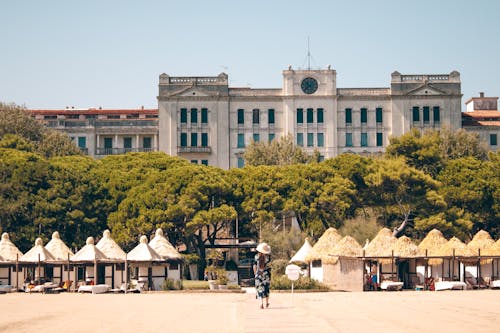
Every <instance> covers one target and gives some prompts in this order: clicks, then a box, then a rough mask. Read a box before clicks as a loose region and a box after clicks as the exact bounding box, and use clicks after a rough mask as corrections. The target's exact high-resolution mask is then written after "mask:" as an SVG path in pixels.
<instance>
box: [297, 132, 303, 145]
mask: <svg viewBox="0 0 500 333" xmlns="http://www.w3.org/2000/svg"><path fill="white" fill-rule="evenodd" d="M297 146H299V147H304V133H297Z"/></svg>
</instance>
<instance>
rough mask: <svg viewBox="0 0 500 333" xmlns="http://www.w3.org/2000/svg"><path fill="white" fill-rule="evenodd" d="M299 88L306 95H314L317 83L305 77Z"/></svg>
mask: <svg viewBox="0 0 500 333" xmlns="http://www.w3.org/2000/svg"><path fill="white" fill-rule="evenodd" d="M300 87H301V88H302V91H303V92H305V93H306V94H309V95H310V94H314V93H315V92H316V90H318V81H316V80H315V79H313V78H312V77H306V78H305V79H304V80H302V83H301V84H300Z"/></svg>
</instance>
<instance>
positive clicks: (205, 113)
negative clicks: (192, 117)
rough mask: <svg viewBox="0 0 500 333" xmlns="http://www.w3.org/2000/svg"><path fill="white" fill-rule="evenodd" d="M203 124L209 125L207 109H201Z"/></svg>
mask: <svg viewBox="0 0 500 333" xmlns="http://www.w3.org/2000/svg"><path fill="white" fill-rule="evenodd" d="M201 123H202V124H207V123H208V109H206V108H203V109H201Z"/></svg>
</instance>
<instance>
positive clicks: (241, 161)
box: [237, 157, 245, 168]
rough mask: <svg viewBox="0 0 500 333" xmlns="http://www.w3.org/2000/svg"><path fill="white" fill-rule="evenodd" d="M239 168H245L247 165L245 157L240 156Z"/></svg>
mask: <svg viewBox="0 0 500 333" xmlns="http://www.w3.org/2000/svg"><path fill="white" fill-rule="evenodd" d="M237 166H238V168H243V167H244V166H245V160H244V159H243V157H238V162H237Z"/></svg>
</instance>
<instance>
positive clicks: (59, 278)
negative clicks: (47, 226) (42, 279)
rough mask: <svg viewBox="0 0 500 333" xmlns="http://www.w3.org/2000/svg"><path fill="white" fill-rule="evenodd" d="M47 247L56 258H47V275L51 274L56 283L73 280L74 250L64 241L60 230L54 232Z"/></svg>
mask: <svg viewBox="0 0 500 333" xmlns="http://www.w3.org/2000/svg"><path fill="white" fill-rule="evenodd" d="M45 249H46V250H47V251H49V252H50V254H52V256H53V257H54V260H47V263H48V264H50V265H47V267H46V269H47V276H51V277H52V278H51V280H52V282H54V283H57V284H61V283H62V282H63V281H68V280H69V281H73V280H74V279H75V278H74V272H73V270H72V268H71V264H70V259H71V258H72V257H73V252H72V251H71V250H70V249H69V247H68V246H67V245H66V244H65V243H64V242H63V241H62V239H61V237H60V235H59V232H57V231H54V232H53V233H52V239H51V240H50V241H49V242H48V243H47V244H46V245H45Z"/></svg>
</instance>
